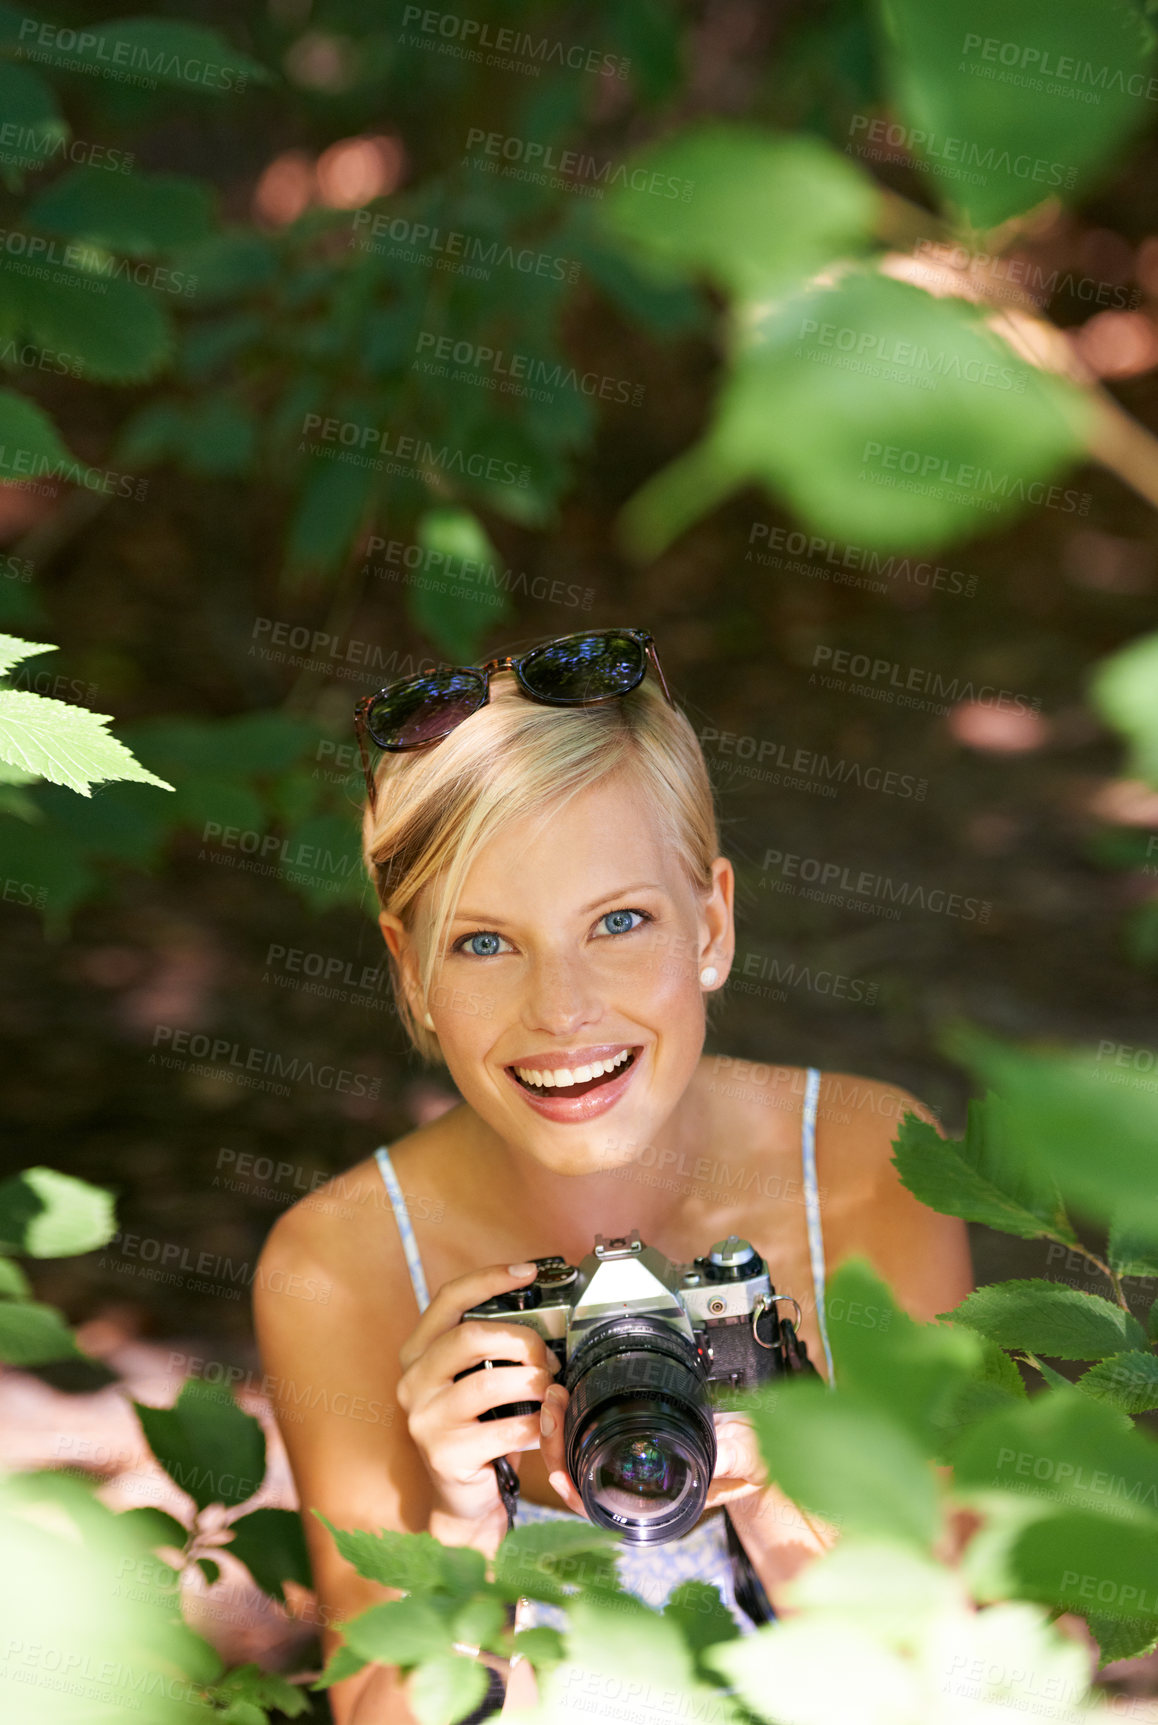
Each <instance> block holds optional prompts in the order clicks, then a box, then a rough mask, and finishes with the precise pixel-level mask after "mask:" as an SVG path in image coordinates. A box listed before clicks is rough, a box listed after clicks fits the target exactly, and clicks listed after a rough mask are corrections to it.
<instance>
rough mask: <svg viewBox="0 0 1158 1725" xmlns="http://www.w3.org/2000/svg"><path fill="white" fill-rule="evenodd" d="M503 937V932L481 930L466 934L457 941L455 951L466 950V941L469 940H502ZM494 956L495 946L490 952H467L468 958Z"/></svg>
mask: <svg viewBox="0 0 1158 1725" xmlns="http://www.w3.org/2000/svg"><path fill="white" fill-rule="evenodd" d="M502 938H503V937H502V935H501V934H493V933H483V932H481V931H480V932H479V933H478V934H464V935H463V936H462V938H461V939H460V940H456V941H455V943H454V949H453V950H454V951H455V952H466V943H467V941H469V940H501V939H502ZM493 956H494V948H493V947H492V948H491V950H490V952H470V953H467V957H468V958H492V957H493Z"/></svg>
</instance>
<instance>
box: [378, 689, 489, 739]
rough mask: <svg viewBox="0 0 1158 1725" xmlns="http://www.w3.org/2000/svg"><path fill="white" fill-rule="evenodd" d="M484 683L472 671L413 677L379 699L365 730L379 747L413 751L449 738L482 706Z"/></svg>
mask: <svg viewBox="0 0 1158 1725" xmlns="http://www.w3.org/2000/svg"><path fill="white" fill-rule="evenodd" d="M482 698H483V680H482V678H481V677H480V676H477V675H475V674H474V673H473V672H470V671H435V672H433V673H432V674H431V675H430V676H429V677H412V678H411V679H410V681H409V682H407V683H400V684H399V685H398V687H397V688H394V689H389V690H387V692H386V693H385V694H384V695H381V696H379V698H378V700H376V701H375V702H374V703H373V704H372V706H371V708H370V711H369V712H368V713H367V715H366V729H367V730H368V731H369V733H370V735H371V736H372V737H373V739H374V741H375V742H376V743H377V744H378V746H379V747H380V748H383V749H389V748H397V747H398V746H399V744H405V745H406V746H408V747H410V748H413V747H415V746H416V745H418V744H420V743H431V742H434V741H436V740H437V739H438V738H440V737H445V736H447V735H448V734H449V733H450V732H451V731H453V729H454V727H455V726H456V725H458V724H461V722H462V721H463V719H468V718H469V717H470V715H471V714H472V713H474V712H477V710H478V708H479V707H480V706H481V705H482Z"/></svg>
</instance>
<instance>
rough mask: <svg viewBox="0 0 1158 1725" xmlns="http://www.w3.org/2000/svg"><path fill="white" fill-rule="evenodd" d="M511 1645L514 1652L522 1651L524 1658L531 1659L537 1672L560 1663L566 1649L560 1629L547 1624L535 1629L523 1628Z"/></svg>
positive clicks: (547, 1669)
mask: <svg viewBox="0 0 1158 1725" xmlns="http://www.w3.org/2000/svg"><path fill="white" fill-rule="evenodd" d="M511 1646H512V1648H513V1650H514V1652H516V1653H521V1654H522V1656H523V1658H524V1659H527V1660H529V1661H530V1663H531V1664H532V1665H533V1666H534V1668H535V1670H536V1671H537V1672H538V1671H549V1670H550V1668H551V1666H552V1665H557V1664H558V1663H559V1661H560V1660H561V1659H562V1658H563V1657H564V1654H565V1651H566V1647H565V1643H564V1640H563V1637H562V1635H561V1634H560V1633H559V1631H558V1630H557V1629H548V1628H547V1626H546V1625H545V1624H541V1625H539V1626H538V1627H537V1628H535V1629H521V1630H520V1631H519V1633H518V1634H517V1635H516V1636H515V1637H514V1639H513V1641H512V1643H511Z"/></svg>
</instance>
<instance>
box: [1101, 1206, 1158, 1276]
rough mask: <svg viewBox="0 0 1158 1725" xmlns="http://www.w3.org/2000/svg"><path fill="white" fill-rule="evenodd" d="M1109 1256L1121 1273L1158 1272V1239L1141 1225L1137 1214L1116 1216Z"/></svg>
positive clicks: (1141, 1274)
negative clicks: (1135, 1215)
mask: <svg viewBox="0 0 1158 1725" xmlns="http://www.w3.org/2000/svg"><path fill="white" fill-rule="evenodd" d="M1106 1260H1107V1262H1108V1263H1109V1265H1110V1268H1111V1269H1113V1270H1116V1271H1117V1273H1118V1275H1119V1276H1147V1277H1154V1276H1158V1239H1155V1238H1154V1236H1153V1235H1151V1234H1148V1233H1147V1232H1144V1231H1143V1230H1141V1229H1139V1227H1138V1224H1137V1222H1136V1221H1135V1219H1134V1217H1133V1216H1131V1215H1118V1216H1115V1217H1114V1218H1113V1220H1112V1221H1111V1223H1110V1237H1109V1240H1108V1242H1107V1244H1106Z"/></svg>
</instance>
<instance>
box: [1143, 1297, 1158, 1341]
mask: <svg viewBox="0 0 1158 1725" xmlns="http://www.w3.org/2000/svg"><path fill="white" fill-rule="evenodd" d="M1146 1334H1147V1335H1148V1336H1149V1338H1150V1340H1151V1341H1152V1342H1158V1300H1155V1301H1154V1303H1153V1304H1152V1305H1151V1307H1150V1312H1149V1315H1148V1316H1147V1319H1146Z"/></svg>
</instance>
